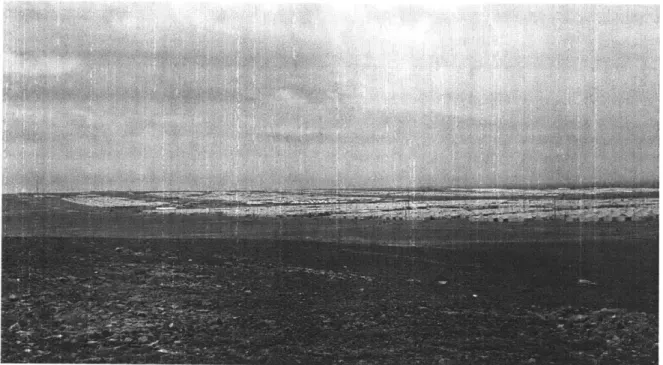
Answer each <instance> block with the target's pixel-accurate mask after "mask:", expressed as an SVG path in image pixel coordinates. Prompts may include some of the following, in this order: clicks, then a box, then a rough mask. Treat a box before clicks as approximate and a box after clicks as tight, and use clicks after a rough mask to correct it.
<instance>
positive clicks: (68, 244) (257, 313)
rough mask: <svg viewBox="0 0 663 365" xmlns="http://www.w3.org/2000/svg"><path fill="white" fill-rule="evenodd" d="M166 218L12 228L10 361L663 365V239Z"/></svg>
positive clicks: (528, 227) (622, 226)
mask: <svg viewBox="0 0 663 365" xmlns="http://www.w3.org/2000/svg"><path fill="white" fill-rule="evenodd" d="M150 219H152V220H150ZM167 219H168V218H164V217H151V218H140V219H139V218H138V215H135V216H132V215H130V214H124V215H122V214H116V215H115V216H113V215H109V214H106V215H103V214H99V213H95V212H92V211H91V212H90V213H87V214H86V213H81V212H77V213H75V214H70V215H69V216H67V215H65V214H64V213H63V214H62V215H57V214H46V213H44V214H41V215H40V214H38V213H34V212H32V213H30V214H23V215H20V214H19V215H14V216H3V235H5V237H3V242H2V253H3V256H2V264H3V265H2V323H1V326H2V354H1V355H2V361H4V362H50V363H53V362H85V363H97V362H116V363H118V362H119V363H127V362H132V363H133V362H142V363H241V364H251V363H255V364H297V363H300V364H332V363H339V364H340V363H345V364H390V363H391V364H416V363H420V364H447V365H448V364H519V363H529V364H533V363H536V364H549V363H557V364H625V363H628V364H647V363H656V361H657V352H658V349H657V342H658V340H657V331H658V315H657V314H656V311H657V307H658V224H657V222H624V223H616V222H613V223H591V224H586V223H585V224H580V223H568V224H564V223H559V224H557V223H553V222H531V223H523V224H515V223H514V224H501V225H500V224H497V223H495V224H493V223H470V222H467V221H422V222H389V223H386V224H385V223H384V222H380V221H360V222H354V221H349V220H348V221H337V220H329V219H327V220H324V219H304V218H302V219H294V218H293V219H260V220H237V219H234V220H233V219H227V218H219V217H213V216H208V217H195V216H194V217H184V218H178V219H183V220H185V221H177V220H173V221H168V220H167ZM171 219H175V218H171ZM186 219H192V221H186ZM39 236H41V237H39ZM54 236H59V237H54ZM206 236H207V237H215V238H205V237H206ZM132 237H134V238H132ZM159 237H163V238H159ZM172 237H179V238H172ZM307 237H308V238H307ZM368 243H381V245H378V244H368ZM385 243H387V244H395V245H399V246H387V245H384V244H385ZM410 243H415V244H417V245H418V246H419V247H410V246H409V244H410ZM579 277H582V278H585V279H588V280H591V281H593V282H595V283H596V285H579V284H578V279H579Z"/></svg>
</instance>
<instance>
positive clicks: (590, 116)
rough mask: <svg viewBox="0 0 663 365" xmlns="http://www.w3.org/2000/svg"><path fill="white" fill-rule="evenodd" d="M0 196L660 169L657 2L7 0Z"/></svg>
mask: <svg viewBox="0 0 663 365" xmlns="http://www.w3.org/2000/svg"><path fill="white" fill-rule="evenodd" d="M3 21H4V24H3V30H4V46H3V80H4V82H3V111H2V112H3V137H2V138H3V183H2V188H3V192H5V193H12V192H21V191H39V192H66V191H99V190H134V191H147V190H232V189H251V190H257V189H264V190H280V189H307V188H423V187H440V188H443V187H497V186H515V185H519V186H528V187H533V188H536V187H542V186H546V185H551V184H552V185H564V186H577V185H594V184H599V185H605V184H616V185H632V184H648V183H657V182H658V154H659V140H658V138H659V130H658V128H659V124H658V120H659V99H660V98H659V63H660V61H659V55H660V50H659V42H660V40H659V21H660V20H659V7H658V6H657V5H648V6H632V5H629V6H615V5H590V6H580V5H556V6H555V5H551V6H544V5H527V4H522V5H511V6H503V5H483V6H481V5H472V6H467V7H465V6H455V7H453V6H444V5H439V6H431V5H395V4H390V5H374V6H363V5H362V6H355V5H348V4H343V5H332V4H327V3H318V4H297V5H260V6H256V5H249V4H235V5H229V4H226V5H220V4H211V3H205V4H196V3H194V4H185V3H181V2H177V3H164V2H162V3H145V2H141V3H127V2H114V3H113V2H106V3H100V2H91V3H71V2H64V3H47V2H38V3H37V2H20V3H7V2H5V3H4V15H3Z"/></svg>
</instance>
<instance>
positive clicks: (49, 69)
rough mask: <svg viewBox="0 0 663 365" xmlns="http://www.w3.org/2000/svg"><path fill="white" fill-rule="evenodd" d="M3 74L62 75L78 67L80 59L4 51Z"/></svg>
mask: <svg viewBox="0 0 663 365" xmlns="http://www.w3.org/2000/svg"><path fill="white" fill-rule="evenodd" d="M3 63H4V69H3V72H4V73H5V74H19V75H25V76H42V75H47V76H50V75H53V76H57V75H62V74H66V73H68V72H72V71H74V70H76V69H78V68H79V67H80V61H79V60H78V59H76V58H74V57H56V56H44V57H39V58H27V57H22V56H18V55H15V54H12V53H10V52H5V53H4V55H3Z"/></svg>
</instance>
